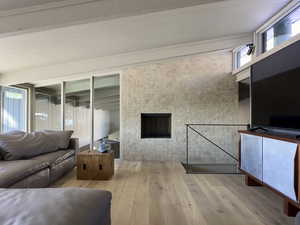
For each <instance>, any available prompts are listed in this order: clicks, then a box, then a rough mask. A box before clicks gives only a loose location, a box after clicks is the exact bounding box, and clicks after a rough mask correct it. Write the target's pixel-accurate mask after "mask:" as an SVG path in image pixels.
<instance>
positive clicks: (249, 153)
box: [241, 134, 262, 180]
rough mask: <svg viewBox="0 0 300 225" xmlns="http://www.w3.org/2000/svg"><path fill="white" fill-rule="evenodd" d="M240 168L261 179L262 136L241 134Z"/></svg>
mask: <svg viewBox="0 0 300 225" xmlns="http://www.w3.org/2000/svg"><path fill="white" fill-rule="evenodd" d="M241 169H242V170H244V171H245V172H247V173H249V174H251V175H252V176H254V177H256V178H257V179H259V180H262V137H260V136H255V135H248V134H241Z"/></svg>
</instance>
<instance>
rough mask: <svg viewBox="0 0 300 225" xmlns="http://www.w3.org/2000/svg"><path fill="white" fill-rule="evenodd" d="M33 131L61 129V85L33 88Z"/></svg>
mask: <svg viewBox="0 0 300 225" xmlns="http://www.w3.org/2000/svg"><path fill="white" fill-rule="evenodd" d="M34 116H35V130H45V129H47V130H60V129H61V85H60V84H55V85H51V86H45V87H39V88H35V115H34Z"/></svg>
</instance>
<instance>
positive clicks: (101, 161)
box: [77, 151, 114, 180]
mask: <svg viewBox="0 0 300 225" xmlns="http://www.w3.org/2000/svg"><path fill="white" fill-rule="evenodd" d="M113 175H114V153H113V151H108V152H106V153H101V152H98V151H83V152H80V153H78V155H77V179H79V180H109V179H110V178H112V176H113Z"/></svg>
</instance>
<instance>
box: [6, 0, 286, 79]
mask: <svg viewBox="0 0 300 225" xmlns="http://www.w3.org/2000/svg"><path fill="white" fill-rule="evenodd" d="M49 1H50V0H49ZM140 1H141V0H140ZM145 1H146V0H145ZM148 1H149V0H148ZM173 1H174V0H173ZM176 1H177V0H176ZM178 1H182V0H178ZM3 2H6V3H7V4H6V6H8V5H9V4H8V2H12V3H13V2H14V3H15V5H14V7H16V6H17V5H18V4H17V2H20V1H18V0H5V1H3ZM25 2H27V3H28V2H32V3H34V2H41V1H39V0H35V1H34V0H31V1H29V0H27V1H25ZM287 2H289V0H264V1H261V0H251V1H249V0H226V1H218V2H214V3H210V4H201V5H198V6H193V7H186V8H180V9H174V10H168V11H161V12H155V13H150V14H144V15H139V16H131V17H124V18H119V19H113V20H107V21H99V22H94V23H88V24H82V25H74V26H69V27H63V28H58V29H52V30H46V31H41V32H34V33H25V34H20V35H17V36H10V37H3V38H0V72H2V73H8V72H13V71H20V70H23V69H29V68H33V67H39V66H44V65H51V64H59V63H64V62H69V61H73V60H82V59H88V58H94V57H101V56H108V55H115V54H120V53H126V52H132V51H138V50H144V49H150V48H157V47H162V46H168V45H172V44H178V43H186V42H193V41H200V40H207V39H212V38H218V37H222V36H227V35H233V34H240V33H246V32H252V31H254V30H255V29H256V28H257V27H258V26H259V25H260V24H261V23H263V22H264V21H265V20H267V19H268V18H269V17H270V16H272V15H273V14H274V13H275V12H277V11H278V10H279V9H280V8H282V7H283V6H284V5H285V4H286V3H287ZM12 3H10V4H11V6H10V7H12V5H13V4H12ZM2 6H5V4H4V3H3V5H2V3H1V4H0V8H1V7H2ZM0 22H1V19H0Z"/></svg>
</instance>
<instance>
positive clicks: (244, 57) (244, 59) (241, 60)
mask: <svg viewBox="0 0 300 225" xmlns="http://www.w3.org/2000/svg"><path fill="white" fill-rule="evenodd" d="M248 51H249V47H248V46H244V47H243V48H241V49H240V50H239V51H238V53H237V68H239V67H242V66H243V65H245V64H247V63H248V62H250V61H251V55H248V54H247V53H248Z"/></svg>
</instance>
